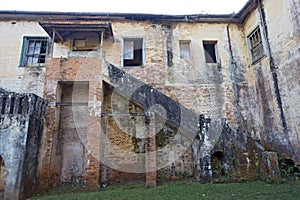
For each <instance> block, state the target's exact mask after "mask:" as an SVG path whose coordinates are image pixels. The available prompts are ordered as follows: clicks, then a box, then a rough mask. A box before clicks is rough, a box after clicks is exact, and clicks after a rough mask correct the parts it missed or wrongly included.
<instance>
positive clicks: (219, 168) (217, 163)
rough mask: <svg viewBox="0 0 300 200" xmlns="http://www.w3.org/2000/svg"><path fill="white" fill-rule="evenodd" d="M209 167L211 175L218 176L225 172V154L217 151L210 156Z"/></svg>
mask: <svg viewBox="0 0 300 200" xmlns="http://www.w3.org/2000/svg"><path fill="white" fill-rule="evenodd" d="M211 168H212V173H213V177H220V176H224V175H225V174H226V167H225V156H224V153H223V152H221V151H217V152H215V153H214V154H213V155H212V156H211Z"/></svg>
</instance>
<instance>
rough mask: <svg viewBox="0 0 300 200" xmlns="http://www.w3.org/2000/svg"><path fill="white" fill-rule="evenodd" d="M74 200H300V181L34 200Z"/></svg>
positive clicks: (118, 189)
mask: <svg viewBox="0 0 300 200" xmlns="http://www.w3.org/2000/svg"><path fill="white" fill-rule="evenodd" d="M46 199H47V200H49V199H53V200H54V199H55V200H60V199H62V200H70V199H71V200H72V199H82V200H86V199H109V200H112V199H128V200H129V199H130V200H131V199H143V200H144V199H149V200H150V199H162V200H165V199H180V200H181V199H189V200H190V199H218V200H219V199H230V200H231V199H259V200H260V199H289V200H291V199H297V200H298V199H300V181H290V182H286V183H282V184H268V183H264V182H260V181H255V182H248V183H246V182H245V183H226V184H210V183H207V184H201V183H196V182H169V183H163V184H159V185H158V186H157V187H156V188H152V189H149V188H145V187H144V186H143V185H142V184H141V183H140V184H139V183H128V184H122V185H109V186H108V187H107V188H105V189H100V190H98V191H94V192H89V191H85V190H84V189H83V188H81V187H76V186H63V187H58V188H54V189H52V190H50V191H47V192H44V193H42V194H37V195H35V196H34V197H32V198H30V200H46Z"/></svg>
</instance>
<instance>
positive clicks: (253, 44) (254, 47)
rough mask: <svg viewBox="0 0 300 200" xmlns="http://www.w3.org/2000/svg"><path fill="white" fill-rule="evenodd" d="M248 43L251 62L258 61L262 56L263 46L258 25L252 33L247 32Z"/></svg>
mask: <svg viewBox="0 0 300 200" xmlns="http://www.w3.org/2000/svg"><path fill="white" fill-rule="evenodd" d="M248 45H249V50H250V55H251V62H252V63H254V62H256V61H258V60H259V59H261V58H262V57H263V55H264V48H263V43H262V38H261V33H260V28H259V27H257V28H256V29H255V30H254V31H253V32H252V33H250V34H249V36H248Z"/></svg>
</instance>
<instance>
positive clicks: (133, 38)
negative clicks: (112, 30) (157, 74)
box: [121, 36, 146, 68]
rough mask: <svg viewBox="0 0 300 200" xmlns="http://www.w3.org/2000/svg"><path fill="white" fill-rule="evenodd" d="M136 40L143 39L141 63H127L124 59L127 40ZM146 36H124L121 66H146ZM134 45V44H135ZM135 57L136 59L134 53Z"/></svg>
mask: <svg viewBox="0 0 300 200" xmlns="http://www.w3.org/2000/svg"><path fill="white" fill-rule="evenodd" d="M126 40H128V41H133V43H135V41H137V40H141V46H142V47H141V49H142V56H141V65H125V63H124V60H125V55H126V52H125V41H126ZM145 43H146V42H145V38H144V37H134V36H126V37H122V45H121V67H123V68H136V67H144V66H145V62H146V48H145ZM133 46H134V44H133ZM133 48H134V47H133ZM133 59H134V54H133Z"/></svg>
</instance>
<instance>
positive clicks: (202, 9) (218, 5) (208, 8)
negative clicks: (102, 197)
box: [0, 0, 247, 15]
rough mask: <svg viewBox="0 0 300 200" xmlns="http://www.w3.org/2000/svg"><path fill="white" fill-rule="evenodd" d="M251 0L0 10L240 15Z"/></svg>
mask: <svg viewBox="0 0 300 200" xmlns="http://www.w3.org/2000/svg"><path fill="white" fill-rule="evenodd" d="M246 2H247V0H148V1H145V0H144V1H142V0H50V1H44V0H6V1H4V2H1V5H0V10H19V11H20V10H22V11H60V12H104V13H105V12H113V13H151V14H178V15H180V14H201V13H202V14H230V13H233V12H235V13H237V12H238V11H239V10H240V9H241V8H242V7H243V6H244V5H245V4H246Z"/></svg>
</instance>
